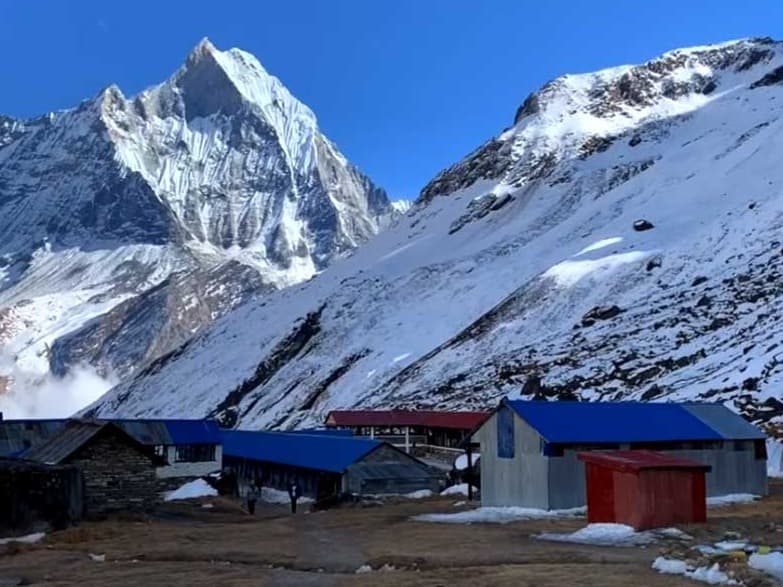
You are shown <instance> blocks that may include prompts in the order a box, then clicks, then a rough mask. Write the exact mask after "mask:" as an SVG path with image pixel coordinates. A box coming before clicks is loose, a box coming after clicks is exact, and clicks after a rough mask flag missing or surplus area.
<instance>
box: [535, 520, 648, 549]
mask: <svg viewBox="0 0 783 587" xmlns="http://www.w3.org/2000/svg"><path fill="white" fill-rule="evenodd" d="M536 538H539V539H541V540H551V541H554V542H575V543H577V544H596V545H600V546H638V545H640V544H649V543H651V542H653V541H655V535H654V534H653V533H652V532H637V531H636V530H634V529H633V528H632V527H631V526H626V525H625V524H588V525H587V526H585V527H584V528H582V529H580V530H577V531H576V532H571V533H570V534H555V533H547V532H545V533H543V534H538V535H537V536H536Z"/></svg>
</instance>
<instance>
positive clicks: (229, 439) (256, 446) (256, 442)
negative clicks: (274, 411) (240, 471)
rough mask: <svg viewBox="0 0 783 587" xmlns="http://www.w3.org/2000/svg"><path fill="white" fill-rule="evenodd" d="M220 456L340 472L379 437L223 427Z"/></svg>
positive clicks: (364, 452)
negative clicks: (221, 453)
mask: <svg viewBox="0 0 783 587" xmlns="http://www.w3.org/2000/svg"><path fill="white" fill-rule="evenodd" d="M221 432H222V436H223V456H224V457H235V458H244V459H249V460H254V461H260V462H266V463H277V464H279V465H286V466H290V467H299V468H302V469H313V470H316V471H329V472H331V473H342V472H343V471H345V470H346V469H347V468H348V467H349V466H351V465H352V464H353V463H355V462H356V461H358V460H360V459H361V458H362V457H364V456H365V455H367V454H368V453H370V452H371V451H373V450H375V449H376V448H378V447H379V446H380V445H381V444H382V443H381V442H380V441H378V440H371V439H364V438H354V437H348V436H333V435H328V434H289V433H285V432H254V431H249V430H222V431H221Z"/></svg>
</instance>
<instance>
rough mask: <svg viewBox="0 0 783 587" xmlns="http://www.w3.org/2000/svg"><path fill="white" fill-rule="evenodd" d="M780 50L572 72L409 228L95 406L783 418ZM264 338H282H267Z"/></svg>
mask: <svg viewBox="0 0 783 587" xmlns="http://www.w3.org/2000/svg"><path fill="white" fill-rule="evenodd" d="M781 154H783V44H781V43H778V42H774V41H772V40H770V39H753V40H742V41H735V42H730V43H725V44H721V45H715V46H707V47H695V48H690V49H683V50H677V51H672V52H669V53H666V54H664V55H662V56H661V57H659V58H656V59H653V60H651V61H649V62H647V63H644V64H642V65H637V66H623V67H616V68H612V69H607V70H604V71H599V72H596V73H591V74H580V75H566V76H563V77H561V78H558V79H556V80H554V81H552V82H550V83H548V84H546V85H545V86H544V87H543V88H542V89H541V90H539V91H538V92H536V93H534V94H532V95H531V96H529V97H528V98H527V99H526V100H525V101H524V103H523V104H522V106H521V107H520V108H519V109H518V111H517V112H516V116H515V118H514V122H513V125H512V126H511V127H509V128H508V129H506V130H504V131H503V132H502V133H500V134H499V135H498V136H497V137H495V138H493V139H491V140H490V141H488V142H487V143H486V144H484V145H483V146H481V147H480V148H479V149H477V150H476V151H475V152H473V153H472V154H470V155H468V156H467V157H466V158H465V159H463V160H462V161H460V162H458V163H457V164H456V165H454V166H453V167H451V168H449V169H447V170H445V171H443V172H442V173H440V174H439V175H438V176H437V177H436V178H435V179H434V180H433V181H431V182H430V183H429V185H427V186H426V187H425V188H424V190H423V191H422V193H421V196H420V198H419V199H418V201H417V202H416V204H415V205H414V207H413V208H412V209H411V210H410V211H409V212H407V214H406V215H405V217H404V218H403V219H402V220H401V221H400V222H399V223H397V224H396V225H395V226H394V227H393V228H391V229H390V230H388V231H386V232H384V233H382V234H380V235H379V236H377V237H375V238H374V239H372V240H371V241H370V242H369V243H368V244H367V245H365V246H363V247H361V248H359V249H358V250H356V251H355V252H354V253H353V255H352V256H351V257H350V258H349V259H348V260H346V261H343V262H340V263H337V264H335V265H333V266H332V267H330V268H329V269H328V270H327V271H325V272H323V273H321V274H320V275H318V277H317V278H316V279H313V280H311V281H309V282H307V283H304V284H301V285H298V286H295V287H292V288H288V289H286V290H283V291H280V292H276V293H275V294H273V295H270V296H268V297H266V298H265V299H264V300H263V301H260V302H250V303H246V304H243V305H242V306H240V307H238V308H237V309H235V310H234V311H233V312H231V313H230V314H228V315H226V316H224V317H223V318H221V319H220V320H218V321H217V322H216V323H215V324H214V325H213V326H212V327H211V328H209V329H208V330H205V331H204V332H202V333H201V334H200V335H199V336H197V337H195V338H193V339H191V340H190V341H189V342H188V343H187V344H186V345H184V346H182V347H180V348H179V349H177V350H175V351H173V352H172V353H170V354H169V355H167V356H164V357H161V358H160V359H158V360H157V361H155V362H153V363H152V364H150V365H149V366H148V367H147V368H145V369H144V370H143V371H142V372H140V373H139V374H138V375H137V376H136V377H135V378H133V379H131V380H128V381H126V382H123V383H122V384H120V385H118V386H117V387H116V388H115V389H113V390H112V391H111V392H110V393H109V394H107V395H106V396H105V397H104V398H103V399H102V400H101V401H100V402H98V403H97V404H96V405H95V406H93V411H94V412H97V413H100V414H121V415H126V416H138V415H147V416H151V415H155V416H164V415H168V416H174V415H177V416H194V417H195V416H206V415H217V416H219V417H222V418H223V419H224V420H225V421H226V422H227V423H230V424H233V425H236V426H239V427H255V426H277V427H284V428H285V427H295V426H303V425H310V424H314V423H318V422H320V421H321V420H322V418H323V416H324V415H325V413H326V412H327V411H328V410H330V409H335V408H345V407H349V406H369V407H380V406H384V407H390V406H432V407H451V408H457V407H471V408H476V407H487V406H493V405H495V402H496V401H497V400H498V399H499V398H500V397H502V396H505V395H508V394H511V395H519V394H520V393H521V392H522V391H523V385H524V383H525V382H526V381H527V380H528V378H529V377H531V376H534V375H536V376H539V377H541V378H542V380H543V382H544V386H543V387H542V388H541V389H535V386H529V387H528V388H526V390H524V393H529V394H531V395H535V396H549V397H555V396H557V397H568V398H580V399H586V400H593V399H620V398H626V399H645V400H658V401H664V400H670V399H678V400H681V399H694V400H696V399H698V400H711V401H725V402H727V403H728V404H729V405H730V406H732V407H733V408H735V409H738V410H740V411H742V412H744V413H746V414H748V415H749V416H751V417H752V418H755V419H757V420H760V421H763V422H766V423H768V424H769V425H774V424H776V423H777V422H779V420H780V417H781V413H783V412H782V410H781V408H783V404H781V398H780V395H781V391H780V389H781V385H783V346H781V345H783V328H781V316H783V236H782V233H781V228H783V166H781V165H780V158H781ZM259 325H263V328H261V327H259Z"/></svg>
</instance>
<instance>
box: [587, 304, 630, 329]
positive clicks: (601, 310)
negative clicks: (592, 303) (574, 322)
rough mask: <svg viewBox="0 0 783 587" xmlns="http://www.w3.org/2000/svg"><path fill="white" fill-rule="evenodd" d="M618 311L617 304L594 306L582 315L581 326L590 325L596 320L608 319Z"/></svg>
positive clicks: (618, 312)
mask: <svg viewBox="0 0 783 587" xmlns="http://www.w3.org/2000/svg"><path fill="white" fill-rule="evenodd" d="M620 312H622V310H621V309H620V307H619V306H596V307H595V308H592V309H591V310H590V311H588V312H587V313H586V314H585V315H584V316H582V326H592V325H593V324H595V323H596V322H597V321H598V320H610V319H612V318H614V317H615V316H617V315H618V314H620Z"/></svg>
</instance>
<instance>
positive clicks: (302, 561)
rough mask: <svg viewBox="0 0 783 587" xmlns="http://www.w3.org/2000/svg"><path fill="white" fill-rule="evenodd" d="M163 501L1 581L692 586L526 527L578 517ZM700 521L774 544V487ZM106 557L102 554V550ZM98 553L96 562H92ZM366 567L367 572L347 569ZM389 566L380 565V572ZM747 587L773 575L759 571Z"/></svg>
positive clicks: (421, 504)
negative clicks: (443, 518) (503, 519)
mask: <svg viewBox="0 0 783 587" xmlns="http://www.w3.org/2000/svg"><path fill="white" fill-rule="evenodd" d="M206 501H208V502H209V503H211V504H213V505H212V507H210V508H204V507H202V505H201V503H196V502H187V503H186V502H182V503H178V504H166V505H165V506H162V507H161V509H160V510H159V512H158V513H157V514H156V515H155V516H154V517H153V518H151V519H148V520H138V519H137V520H133V519H127V520H122V519H115V520H109V521H104V522H95V523H84V524H82V525H81V526H80V527H78V528H71V529H69V530H66V531H63V532H56V533H53V534H50V535H48V536H46V537H45V539H44V540H43V541H42V542H40V543H38V544H18V543H17V544H10V545H0V585H17V584H27V585H29V584H39V583H46V584H47V585H81V586H83V587H86V586H90V585H96V586H98V585H108V584H112V585H147V586H151V585H166V586H171V587H173V586H176V585H271V586H278V585H292V586H294V585H296V586H308V585H316V586H342V585H345V586H362V585H368V586H369V585H372V586H381V587H382V586H392V585H409V586H416V585H428V586H437V585H443V586H446V585H449V586H451V585H493V586H495V585H497V586H504V585H509V586H510V585H514V586H525V585H528V586H536V587H548V586H551V587H555V586H558V587H559V586H562V585H601V586H607V587H612V586H618V587H620V586H622V587H627V586H628V585H660V586H664V587H666V586H671V587H676V586H687V585H691V586H693V585H697V584H698V583H694V582H692V581H691V580H689V579H685V578H683V577H680V576H674V575H661V574H658V573H656V572H655V571H653V570H652V569H651V567H650V565H651V563H652V561H653V560H654V559H655V558H656V557H657V556H659V555H660V554H661V553H671V552H672V551H674V550H677V548H678V546H677V545H675V544H672V543H670V541H668V540H666V541H663V542H657V543H655V544H652V545H650V546H647V547H646V548H644V547H628V548H621V547H614V548H613V547H607V546H589V545H577V544H568V543H557V542H545V541H541V540H538V539H535V538H533V537H532V536H531V535H533V534H538V533H540V532H571V531H574V530H576V529H578V528H581V527H583V526H584V525H585V524H586V520H585V519H584V518H576V519H556V520H552V519H550V520H530V521H519V522H514V523H509V524H505V525H498V524H473V525H463V524H438V523H427V522H416V521H412V520H411V516H413V515H416V514H421V513H431V512H455V511H459V509H460V508H462V507H463V506H455V501H457V500H456V499H454V498H444V497H439V498H432V499H425V500H420V501H400V502H397V503H387V504H385V505H383V506H374V507H359V506H355V507H351V506H347V507H343V508H340V509H335V510H331V511H327V512H321V513H306V514H305V513H300V514H297V515H296V516H291V515H290V514H288V513H287V511H286V508H285V507H284V506H273V505H264V506H262V507H261V508H260V510H259V511H258V512H257V514H256V516H255V517H250V516H248V515H247V514H246V513H244V512H243V511H242V508H241V507H240V505H238V504H237V503H236V502H234V501H231V500H228V499H224V498H212V499H209V500H206ZM709 517H710V521H709V523H708V524H706V525H701V526H692V527H689V526H680V528H681V529H683V530H685V531H686V532H688V533H690V534H691V535H692V536H693V537H694V540H695V541H696V542H695V543H704V542H714V541H717V540H721V539H723V537H724V535H725V532H726V531H729V530H731V531H734V532H737V533H739V534H740V535H742V536H744V537H745V538H747V539H749V540H751V541H752V542H754V543H755V544H768V545H778V544H781V543H783V533H781V532H783V529H781V527H780V526H778V525H777V524H775V523H771V522H774V521H775V520H781V519H783V485H780V484H773V486H772V495H771V496H770V497H769V498H767V499H765V500H763V501H762V502H756V503H753V504H744V505H732V506H727V507H722V508H716V509H711V510H710V512H709ZM103 556H105V560H102V557H103ZM96 559H98V560H96ZM366 565H369V566H370V567H372V568H373V569H376V570H374V571H371V572H366V573H361V572H360V573H357V570H358V569H360V568H361V567H363V566H364V567H365V570H366ZM384 565H388V567H387V569H386V570H378V569H381V568H382V567H384ZM753 584H754V585H767V584H772V583H770V582H767V581H766V580H765V579H763V578H761V577H759V578H758V579H757V580H755V581H754V583H753Z"/></svg>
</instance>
